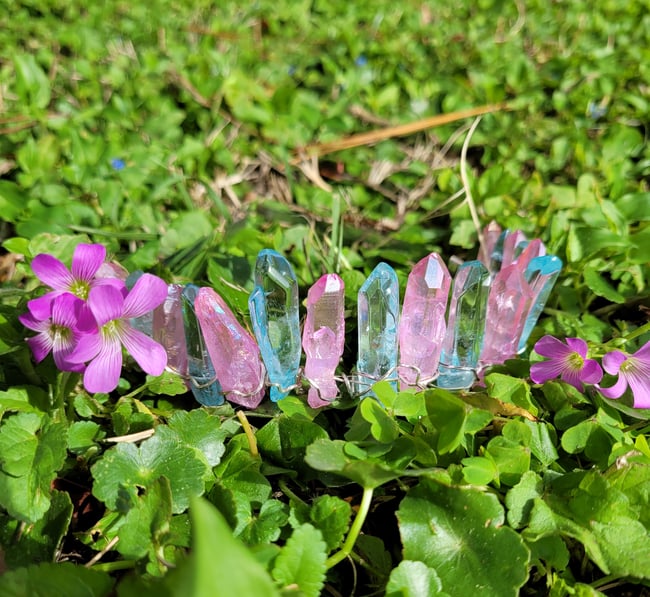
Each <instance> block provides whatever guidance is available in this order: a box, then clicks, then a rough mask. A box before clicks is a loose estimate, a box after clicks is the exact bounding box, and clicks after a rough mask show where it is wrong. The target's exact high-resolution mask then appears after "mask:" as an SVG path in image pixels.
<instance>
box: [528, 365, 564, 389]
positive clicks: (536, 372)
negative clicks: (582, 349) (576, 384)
mask: <svg viewBox="0 0 650 597" xmlns="http://www.w3.org/2000/svg"><path fill="white" fill-rule="evenodd" d="M563 370H564V363H562V362H561V361H557V360H555V359H553V360H550V361H543V362H542V363H533V364H532V365H531V366H530V379H532V380H533V381H534V382H535V383H544V382H546V381H548V380H549V379H555V378H556V377H559V376H560V374H561V373H562V371H563Z"/></svg>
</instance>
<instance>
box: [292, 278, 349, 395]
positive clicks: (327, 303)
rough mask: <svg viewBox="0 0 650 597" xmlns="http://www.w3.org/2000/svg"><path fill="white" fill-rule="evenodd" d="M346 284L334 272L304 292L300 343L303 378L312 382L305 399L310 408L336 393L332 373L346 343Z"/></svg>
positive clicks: (336, 389)
mask: <svg viewBox="0 0 650 597" xmlns="http://www.w3.org/2000/svg"><path fill="white" fill-rule="evenodd" d="M344 311H345V286H344V284H343V280H342V279H341V278H340V277H339V276H338V275H337V274H325V275H324V276H322V277H321V278H320V279H319V280H318V281H317V282H316V284H314V285H313V286H312V287H311V288H310V289H309V292H308V293H307V318H306V320H305V327H304V330H303V334H302V346H303V348H304V350H305V354H306V356H307V359H306V361H305V377H306V378H307V379H308V380H309V382H310V383H311V387H310V389H309V395H308V397H307V401H308V403H309V406H311V407H312V408H318V407H320V406H324V405H326V404H329V403H330V402H332V401H333V400H334V399H335V398H336V397H337V395H338V388H337V386H336V380H335V378H334V373H335V371H336V367H337V366H338V364H339V361H340V359H341V355H342V354H343V347H344V345H345V318H344Z"/></svg>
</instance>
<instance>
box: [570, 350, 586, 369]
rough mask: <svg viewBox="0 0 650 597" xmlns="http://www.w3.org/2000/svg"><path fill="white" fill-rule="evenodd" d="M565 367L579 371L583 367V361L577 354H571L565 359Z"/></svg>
mask: <svg viewBox="0 0 650 597" xmlns="http://www.w3.org/2000/svg"><path fill="white" fill-rule="evenodd" d="M566 362H567V365H568V366H569V367H571V369H573V370H574V371H581V370H582V368H583V367H584V366H585V360H584V359H583V358H582V357H581V356H580V355H579V354H578V353H577V352H573V353H571V354H570V355H569V356H568V357H567V360H566Z"/></svg>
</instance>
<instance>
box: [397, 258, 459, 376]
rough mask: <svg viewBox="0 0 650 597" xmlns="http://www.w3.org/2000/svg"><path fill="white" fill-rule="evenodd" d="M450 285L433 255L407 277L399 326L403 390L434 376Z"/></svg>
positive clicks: (400, 372) (445, 325) (439, 261)
mask: <svg viewBox="0 0 650 597" xmlns="http://www.w3.org/2000/svg"><path fill="white" fill-rule="evenodd" d="M450 284H451V276H450V275H449V271H448V270H447V266H446V265H445V262H444V261H443V260H442V259H441V257H440V255H438V254H436V253H431V254H430V255H428V256H427V257H425V258H424V259H422V260H420V261H419V262H418V263H417V264H416V265H415V267H414V268H413V271H411V273H410V274H409V277H408V282H407V284H406V292H405V294H404V305H403V306H402V317H401V319H400V323H399V350H400V365H399V367H398V371H399V377H400V380H401V385H402V387H412V386H416V385H426V384H427V383H428V382H430V381H432V380H433V379H434V377H435V375H436V372H437V370H438V363H439V362H440V352H441V351H442V344H443V342H444V339H445V333H446V331H447V323H446V321H445V311H446V309H447V297H448V295H449V287H450Z"/></svg>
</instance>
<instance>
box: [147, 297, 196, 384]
mask: <svg viewBox="0 0 650 597" xmlns="http://www.w3.org/2000/svg"><path fill="white" fill-rule="evenodd" d="M182 293H183V286H182V285H180V284H169V285H168V286H167V298H166V299H165V300H164V301H163V303H162V304H161V305H159V306H158V307H156V308H155V309H154V310H153V324H152V326H153V339H154V340H155V341H156V342H158V343H159V344H161V345H162V346H163V348H164V349H165V351H166V352H167V368H168V369H170V370H171V371H174V372H176V373H178V374H179V375H181V376H183V377H185V376H186V375H187V341H186V338H185V326H184V323H183V311H182V308H181V295H182Z"/></svg>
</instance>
